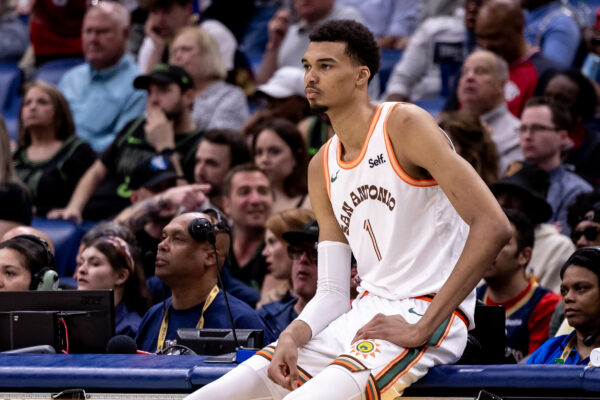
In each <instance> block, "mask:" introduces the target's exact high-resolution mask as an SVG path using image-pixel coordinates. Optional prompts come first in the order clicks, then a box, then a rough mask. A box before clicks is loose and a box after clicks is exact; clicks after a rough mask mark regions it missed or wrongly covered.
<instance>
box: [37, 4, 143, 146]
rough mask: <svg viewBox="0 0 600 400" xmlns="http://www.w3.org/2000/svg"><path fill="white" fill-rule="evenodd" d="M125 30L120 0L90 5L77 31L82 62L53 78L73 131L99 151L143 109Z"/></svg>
mask: <svg viewBox="0 0 600 400" xmlns="http://www.w3.org/2000/svg"><path fill="white" fill-rule="evenodd" d="M37 3H38V2H37V1H36V4H37ZM128 36H129V13H128V12H127V10H126V9H125V8H124V7H123V6H122V5H120V4H119V3H116V2H106V1H105V2H100V3H99V5H98V6H95V7H91V8H90V9H89V10H88V11H87V13H86V14H85V18H84V20H83V28H82V36H81V37H82V43H83V54H84V56H85V60H86V62H85V63H84V64H81V65H78V66H76V67H74V68H72V69H71V70H69V71H67V72H66V73H65V74H64V75H63V77H62V78H61V80H60V82H59V84H58V87H59V89H60V91H61V92H62V93H63V94H64V95H65V98H66V99H67V101H68V102H69V105H70V106H71V111H72V112H73V119H74V120H75V126H76V128H77V136H79V137H80V138H81V139H83V140H85V141H86V142H87V143H88V144H89V145H90V146H92V148H93V149H94V150H95V151H96V152H98V153H99V152H101V151H103V150H104V149H106V148H107V147H108V145H109V144H110V143H111V142H112V141H113V139H114V138H115V136H116V135H117V133H118V132H119V131H121V130H122V129H123V128H124V126H125V124H127V123H128V122H129V121H130V120H131V119H133V118H135V117H137V116H138V115H140V114H142V113H143V112H144V102H145V100H146V95H145V93H144V92H142V91H140V90H135V88H134V87H133V85H132V83H133V79H134V78H135V77H136V76H137V75H139V70H138V68H137V65H136V64H135V62H134V60H133V57H131V56H130V55H129V54H125V45H126V42H127V38H128Z"/></svg>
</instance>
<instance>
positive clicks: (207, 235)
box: [188, 208, 230, 246]
mask: <svg viewBox="0 0 600 400" xmlns="http://www.w3.org/2000/svg"><path fill="white" fill-rule="evenodd" d="M202 213H203V214H208V215H211V216H214V217H215V218H216V219H217V223H216V224H213V223H212V222H210V220H208V219H207V218H194V219H193V220H191V221H190V223H189V224H188V233H189V234H190V236H191V237H192V238H193V239H194V240H195V241H197V242H208V243H209V244H210V245H211V246H214V245H215V243H216V241H217V239H216V236H215V230H217V231H222V232H225V233H227V234H228V235H229V234H230V229H229V224H228V223H227V221H226V220H225V219H224V218H223V217H222V215H221V213H220V212H219V211H218V210H216V209H214V208H209V209H206V210H204V211H202Z"/></svg>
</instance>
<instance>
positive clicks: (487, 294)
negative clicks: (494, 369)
mask: <svg viewBox="0 0 600 400" xmlns="http://www.w3.org/2000/svg"><path fill="white" fill-rule="evenodd" d="M505 213H506V215H507V217H508V219H509V221H510V222H511V226H512V230H513V233H512V238H511V239H510V242H508V243H507V244H506V245H505V246H504V247H503V248H502V250H500V253H499V254H498V256H496V259H495V260H494V261H493V263H492V265H490V268H489V269H488V270H487V272H486V273H485V275H484V276H483V279H484V280H485V284H484V285H482V286H480V287H478V288H477V298H478V299H479V300H482V301H483V302H484V304H485V305H494V306H496V305H501V306H504V308H505V310H506V352H505V357H506V358H507V359H511V360H513V361H516V362H519V361H521V360H522V359H523V357H525V356H526V355H528V354H530V353H533V352H534V351H535V350H536V349H537V348H538V347H539V346H540V345H541V344H542V343H544V341H546V340H547V339H548V326H549V324H550V318H551V317H552V313H553V312H554V308H555V307H556V304H557V303H558V302H559V300H560V296H559V295H558V294H556V293H553V292H552V291H550V290H548V289H546V288H544V287H542V286H540V285H538V283H537V282H535V281H533V280H530V279H528V278H527V277H526V276H525V267H526V266H527V263H528V262H529V260H530V259H531V252H532V249H533V248H535V245H534V236H533V225H532V224H531V222H529V220H528V219H527V217H526V216H525V215H524V214H523V213H521V212H520V211H518V210H514V209H506V210H505Z"/></svg>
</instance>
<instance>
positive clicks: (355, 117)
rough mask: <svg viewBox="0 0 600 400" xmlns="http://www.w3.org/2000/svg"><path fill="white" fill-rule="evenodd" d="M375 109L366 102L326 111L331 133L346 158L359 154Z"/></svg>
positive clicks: (375, 107)
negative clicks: (336, 139) (334, 135)
mask: <svg viewBox="0 0 600 400" xmlns="http://www.w3.org/2000/svg"><path fill="white" fill-rule="evenodd" d="M376 109H377V106H376V105H375V104H372V103H371V102H370V101H367V102H361V103H354V104H350V105H346V106H345V107H339V108H336V109H330V110H329V111H327V115H328V116H329V119H330V121H331V125H332V126H333V131H334V132H335V133H336V135H338V137H339V138H340V140H341V142H342V145H343V149H344V153H345V154H347V155H348V156H352V155H353V154H354V153H358V152H360V150H361V148H362V146H363V143H364V141H365V139H366V137H367V134H368V133H369V125H370V124H371V120H372V118H373V115H374V114H375V110H376ZM352 158H353V157H352Z"/></svg>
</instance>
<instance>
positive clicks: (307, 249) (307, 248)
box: [287, 243, 317, 264]
mask: <svg viewBox="0 0 600 400" xmlns="http://www.w3.org/2000/svg"><path fill="white" fill-rule="evenodd" d="M287 253H288V257H289V258H291V259H292V260H294V261H297V260H299V259H300V258H301V257H302V254H304V253H306V257H308V261H310V262H311V263H314V264H316V263H317V244H316V243H315V244H314V245H311V244H309V243H307V244H305V245H303V246H298V245H296V244H290V245H289V246H288V247H287Z"/></svg>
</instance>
